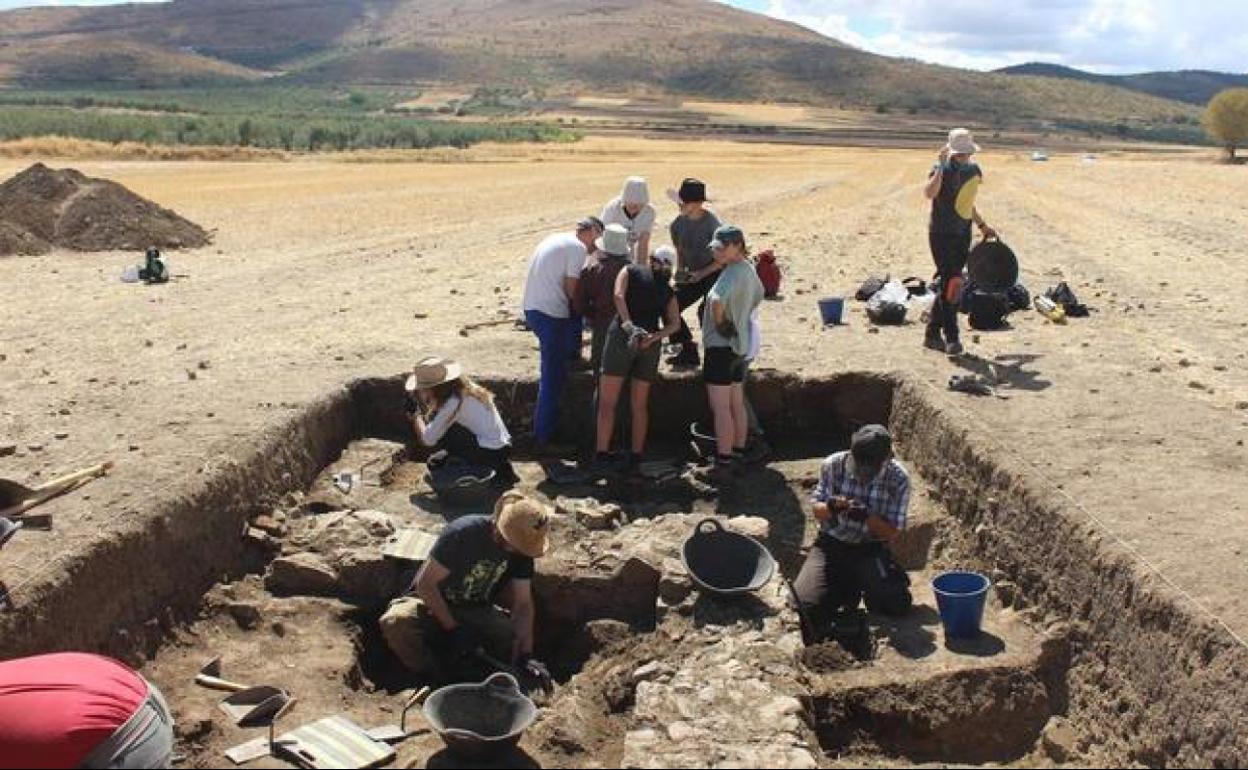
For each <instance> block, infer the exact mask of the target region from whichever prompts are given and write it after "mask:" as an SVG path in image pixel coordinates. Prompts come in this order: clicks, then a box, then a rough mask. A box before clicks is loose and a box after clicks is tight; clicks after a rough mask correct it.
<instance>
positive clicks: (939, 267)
mask: <svg viewBox="0 0 1248 770" xmlns="http://www.w3.org/2000/svg"><path fill="white" fill-rule="evenodd" d="M977 152H979V145H977V144H975V140H974V138H973V137H972V136H971V132H970V131H968V130H966V129H965V128H955V129H953V130H952V131H950V132H949V142H948V143H947V144H946V145H945V146H944V147H943V148H941V151H940V157H939V159H938V160H937V162H936V165H935V166H933V167H932V170H931V172H930V173H929V175H928V179H927V186H926V187H925V188H924V190H923V193H924V195H926V196H927V199H928V200H930V201H931V202H932V215H931V221H930V223H929V225H928V243H929V245H930V246H931V249H932V259H934V260H935V262H936V278H937V280H938V281H939V288H938V289H937V291H936V303H935V304H934V305H933V306H932V314H931V321H930V322H929V323H928V325H927V336H926V337H925V338H924V341H923V344H924V345H925V346H926V347H928V348H931V349H932V350H938V351H940V352H942V353H948V354H949V355H951V356H958V355H961V354H962V342H961V341H960V340H959V332H958V306H957V303H958V294H959V293H960V292H961V290H962V271H963V270H964V269H965V268H966V261H967V259H968V258H969V256H970V252H971V223H972V222H974V223H975V224H976V225H978V226H979V229H980V232H981V233H982V234H983V236H984V238H995V237H997V231H996V230H993V229H992V228H991V227H989V226H988V223H986V222H985V221H984V218H983V217H981V216H980V215H979V210H978V209H976V208H975V198H976V196H977V195H978V194H979V185H980V183H981V182H982V181H983V178H984V172H983V171H982V170H981V169H980V167H979V166H978V165H976V164H975V162H974V161H973V160H972V156H974V155H975V153H977ZM942 334H943V337H942Z"/></svg>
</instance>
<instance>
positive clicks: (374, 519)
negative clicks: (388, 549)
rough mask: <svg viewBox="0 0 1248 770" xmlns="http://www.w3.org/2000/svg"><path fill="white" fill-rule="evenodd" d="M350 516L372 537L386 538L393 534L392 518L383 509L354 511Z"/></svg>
mask: <svg viewBox="0 0 1248 770" xmlns="http://www.w3.org/2000/svg"><path fill="white" fill-rule="evenodd" d="M351 516H352V518H354V519H355V520H356V521H358V522H360V524H362V525H363V526H364V529H365V530H367V531H368V534H370V535H372V536H373V537H379V538H387V537H390V536H391V535H393V534H394V520H393V519H392V518H390V514H388V513H386V512H384V511H356V512H355V513H353V514H351Z"/></svg>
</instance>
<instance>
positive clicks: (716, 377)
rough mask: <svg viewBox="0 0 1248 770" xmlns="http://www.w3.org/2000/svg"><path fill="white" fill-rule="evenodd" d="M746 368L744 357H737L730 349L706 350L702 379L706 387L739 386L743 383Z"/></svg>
mask: <svg viewBox="0 0 1248 770" xmlns="http://www.w3.org/2000/svg"><path fill="white" fill-rule="evenodd" d="M747 368H748V367H747V366H746V363H745V356H739V355H737V354H736V352H735V351H733V349H732V348H707V349H706V361H705V362H704V363H703V365H702V379H704V380H705V381H706V384H707V385H740V384H742V383H744V382H745V371H746V369H747Z"/></svg>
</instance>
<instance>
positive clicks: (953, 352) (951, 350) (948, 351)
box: [945, 340, 964, 356]
mask: <svg viewBox="0 0 1248 770" xmlns="http://www.w3.org/2000/svg"><path fill="white" fill-rule="evenodd" d="M963 352H964V351H963V348H962V343H961V342H957V341H956V340H955V341H954V342H950V343H949V344H948V345H946V346H945V355H949V356H960V355H962V353H963Z"/></svg>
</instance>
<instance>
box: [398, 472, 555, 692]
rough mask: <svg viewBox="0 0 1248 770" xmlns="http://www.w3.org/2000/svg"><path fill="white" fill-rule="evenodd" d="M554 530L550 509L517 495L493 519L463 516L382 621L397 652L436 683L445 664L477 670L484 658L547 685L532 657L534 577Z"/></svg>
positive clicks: (500, 503) (448, 529)
mask: <svg viewBox="0 0 1248 770" xmlns="http://www.w3.org/2000/svg"><path fill="white" fill-rule="evenodd" d="M549 531H550V513H549V512H548V511H547V510H546V508H545V507H544V506H543V505H541V504H540V503H539V502H537V501H536V500H533V499H531V498H528V497H525V496H523V495H521V494H518V493H515V492H508V493H506V494H504V495H503V496H502V498H501V499H499V501H498V505H497V506H495V509H494V516H493V517H489V516H465V517H463V518H460V519H457V520H456V521H454V522H453V523H451V524H449V525H447V527H446V529H444V530H443V531H442V534H441V535H440V536H439V537H438V540H437V543H436V544H435V545H434V547H433V551H432V552H431V553H430V555H429V560H428V561H427V562H425V564H424V566H423V567H421V569H420V572H418V573H417V575H416V580H415V581H414V582H413V584H412V586H411V588H410V589H409V592H408V595H405V596H402V597H399V598H398V599H396V600H395V601H393V602H391V604H390V607H389V608H388V609H387V610H386V613H385V614H384V615H382V617H381V622H380V625H381V633H382V636H383V638H384V639H385V640H386V644H387V645H388V646H389V647H390V649H391V651H393V652H394V654H395V655H396V656H397V657H398V658H399V660H400V661H402V662H403V664H404V665H405V666H407V667H408V668H409V669H411V670H412V671H413V672H415V673H417V674H420V675H424V676H426V677H430V678H433V677H436V676H437V674H438V669H439V664H440V663H441V664H444V665H448V664H449V665H450V666H451V667H452V668H453V669H457V670H458V671H467V670H475V669H477V668H478V667H479V659H480V658H482V655H481V653H486V654H487V655H489V656H492V657H493V658H495V659H497V660H501V661H504V662H508V663H511V664H512V665H514V666H515V667H516V668H518V669H519V670H520V671H521V673H523V674H526V675H527V676H529V677H530V678H531V679H532V680H533V681H535V682H537V683H538V684H540V685H542V686H544V687H548V685H549V679H550V674H549V672H548V671H547V669H546V666H545V665H543V664H542V663H540V662H539V661H537V660H536V659H534V658H533V639H534V611H533V589H532V580H533V574H534V560H535V559H537V558H539V557H541V556H543V555H545V553H546V551H547V548H548V543H549V540H548V537H549ZM500 607H505V608H506V611H504V610H503V609H501V608H500ZM442 678H446V677H442Z"/></svg>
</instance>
